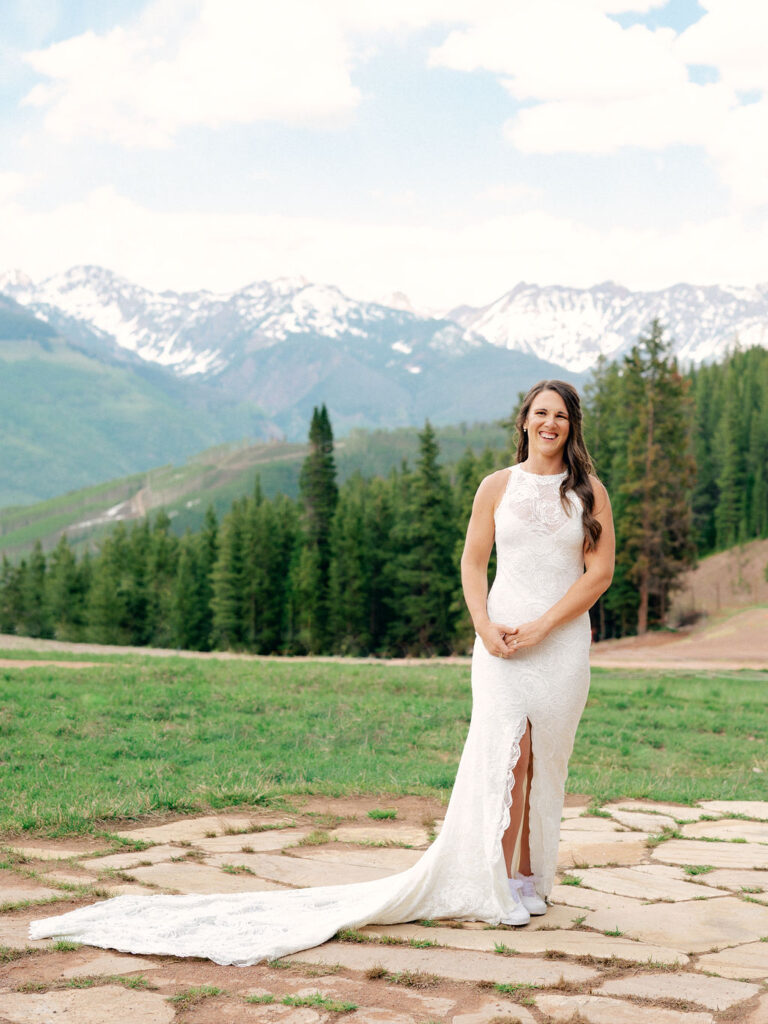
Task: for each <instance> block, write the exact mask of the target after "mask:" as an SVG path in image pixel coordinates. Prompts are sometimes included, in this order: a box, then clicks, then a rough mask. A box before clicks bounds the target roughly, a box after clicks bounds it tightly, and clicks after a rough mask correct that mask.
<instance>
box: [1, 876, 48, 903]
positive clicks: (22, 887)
mask: <svg viewBox="0 0 768 1024" xmlns="http://www.w3.org/2000/svg"><path fill="white" fill-rule="evenodd" d="M62 895H63V893H62V891H61V890H60V889H52V888H51V887H50V886H47V885H40V884H39V883H38V882H36V881H35V880H34V879H32V878H24V877H23V875H17V874H15V873H14V872H13V871H0V906H1V905H2V904H3V903H21V902H22V901H23V900H41V899H45V897H46V896H62Z"/></svg>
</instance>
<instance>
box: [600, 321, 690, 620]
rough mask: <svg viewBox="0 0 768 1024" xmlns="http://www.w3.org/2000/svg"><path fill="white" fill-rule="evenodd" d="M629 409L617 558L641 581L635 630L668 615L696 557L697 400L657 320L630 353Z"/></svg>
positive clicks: (635, 580) (626, 365)
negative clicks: (673, 592)
mask: <svg viewBox="0 0 768 1024" xmlns="http://www.w3.org/2000/svg"><path fill="white" fill-rule="evenodd" d="M624 368H625V379H626V385H627V386H626V390H625V397H626V398H627V399H629V401H628V407H627V411H628V414H629V416H630V417H631V429H630V433H629V439H628V451H627V462H626V476H625V479H624V481H623V483H622V484H621V487H620V491H621V493H622V495H623V496H624V497H625V498H626V499H627V503H626V507H625V508H623V509H622V514H621V516H620V517H619V518H618V521H617V551H618V555H617V564H620V565H621V566H622V567H623V568H624V569H626V575H627V578H628V579H629V580H630V581H632V583H634V585H635V586H636V588H637V632H638V634H643V633H645V632H646V630H647V628H648V624H649V621H650V618H651V617H653V618H654V619H655V620H656V621H663V618H664V615H665V614H666V605H667V597H668V594H669V590H670V588H671V586H672V584H673V583H674V582H675V580H676V579H677V577H678V576H679V574H680V573H681V572H682V570H683V569H685V568H686V567H687V566H689V565H691V564H692V563H693V561H694V558H695V549H694V545H693V523H692V515H691V507H690V497H691V492H692V489H693V482H694V472H695V465H694V462H693V457H692V454H691V433H692V431H691V424H692V416H691V403H690V398H689V396H688V393H687V391H688V388H687V383H686V381H685V380H684V379H683V378H682V377H681V375H680V373H679V372H678V369H677V363H676V361H675V360H674V358H673V357H672V356H671V354H670V346H669V344H668V343H667V342H665V341H664V338H663V329H662V327H661V324H660V323H659V321H658V320H654V321H653V323H652V324H651V330H650V334H649V335H648V336H647V337H645V338H643V337H641V338H640V340H639V343H638V344H637V345H635V346H634V347H633V349H632V351H631V352H630V354H629V355H628V356H627V357H626V358H625V360H624Z"/></svg>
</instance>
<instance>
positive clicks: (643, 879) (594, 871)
mask: <svg viewBox="0 0 768 1024" xmlns="http://www.w3.org/2000/svg"><path fill="white" fill-rule="evenodd" d="M649 866H650V865H649ZM654 866H656V865H654ZM658 867H661V868H662V871H661V872H658V873H655V874H652V873H650V872H648V871H641V870H640V865H638V867H636V868H632V867H629V868H585V869H584V870H582V871H579V872H578V877H579V878H581V880H582V885H581V886H580V887H579V888H583V887H584V886H587V887H589V888H591V889H602V890H603V892H612V893H615V894H616V895H617V896H630V897H632V898H634V899H642V900H675V901H677V900H692V899H695V898H696V897H701V896H710V897H712V896H717V893H715V892H707V891H706V890H703V889H702V888H701V886H698V885H694V884H692V883H691V882H686V881H683V880H682V879H680V878H675V877H672V878H670V877H669V876H668V875H667V874H666V872H665V871H664V870H663V869H664V865H658ZM573 874H576V872H573ZM681 874H682V872H681ZM683 877H684V876H683Z"/></svg>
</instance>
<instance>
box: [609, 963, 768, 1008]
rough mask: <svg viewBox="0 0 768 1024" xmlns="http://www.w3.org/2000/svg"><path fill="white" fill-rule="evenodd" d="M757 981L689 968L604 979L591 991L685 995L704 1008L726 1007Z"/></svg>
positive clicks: (746, 995) (755, 988) (751, 992)
mask: <svg viewBox="0 0 768 1024" xmlns="http://www.w3.org/2000/svg"><path fill="white" fill-rule="evenodd" d="M759 991H760V986H759V985H747V984H745V983H744V982H742V981H727V980H725V979H724V978H707V977H702V976H701V974H691V973H690V972H689V971H679V972H678V973H677V974H633V975H629V976H628V977H626V978H612V979H611V980H610V981H604V982H603V984H602V985H601V986H600V987H599V988H598V989H595V992H598V993H601V994H605V995H609V996H640V998H641V999H685V1000H686V1001H688V1002H691V1003H698V1004H699V1005H700V1006H705V1007H706V1008H707V1009H708V1010H727V1009H728V1007H729V1006H734V1005H735V1004H736V1003H741V1002H743V1001H744V1000H745V999H751V998H752V996H756V995H757V994H758V992H759Z"/></svg>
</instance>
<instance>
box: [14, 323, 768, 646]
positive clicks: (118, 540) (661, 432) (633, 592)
mask: <svg viewBox="0 0 768 1024" xmlns="http://www.w3.org/2000/svg"><path fill="white" fill-rule="evenodd" d="M520 397H521V396H518V401H519V399H520ZM584 406H585V417H584V418H585V433H586V438H587V443H588V446H589V448H590V451H591V452H592V454H593V457H594V459H595V463H596V468H597V472H598V475H599V476H600V478H601V479H602V480H603V482H604V483H605V484H606V487H607V488H608V491H609V494H610V495H611V500H612V504H613V509H614V518H615V522H616V532H617V565H616V575H615V579H614V583H613V585H612V587H611V589H610V590H609V591H608V592H607V594H605V595H604V596H603V597H602V598H601V600H600V601H599V602H598V604H597V606H596V607H595V608H594V609H593V612H592V615H593V624H594V629H595V634H596V636H599V637H601V638H602V637H608V636H621V635H625V634H628V633H633V632H638V631H639V632H643V631H645V630H646V629H647V628H649V627H651V626H654V625H658V624H659V623H662V622H663V621H664V617H665V614H666V610H667V606H668V601H669V595H670V593H671V590H672V588H673V587H674V585H675V582H676V581H677V579H678V578H679V576H680V574H681V572H683V571H684V569H685V568H687V567H688V566H690V565H692V564H693V563H694V561H695V559H696V557H697V555H698V554H707V553H710V552H712V551H715V550H720V549H722V548H725V547H728V546H730V545H732V544H733V543H736V542H740V541H744V540H748V539H750V538H752V537H760V536H766V535H767V534H768V503H767V498H766V476H765V472H766V456H767V455H768V352H766V351H765V350H763V349H758V348H755V349H750V350H747V351H735V352H733V353H731V355H730V356H729V357H728V358H727V359H726V360H725V361H724V362H723V363H721V364H717V365H710V366H703V367H700V368H698V369H695V370H692V371H690V372H687V373H682V372H681V371H680V368H679V367H678V365H677V362H676V360H675V358H674V357H673V356H672V354H671V349H670V345H669V343H668V341H666V340H665V338H664V334H663V331H662V328H661V325H660V324H659V323H658V322H654V323H653V324H652V325H651V326H650V329H649V331H648V332H647V334H646V335H645V336H643V337H641V338H640V339H638V342H637V344H636V345H635V346H634V347H633V348H632V350H631V351H630V352H629V353H628V354H627V355H626V356H625V357H624V358H623V359H622V360H620V361H617V362H613V363H608V362H607V361H605V360H602V361H601V362H600V363H599V364H598V366H597V368H596V370H595V372H594V374H593V376H592V380H591V381H590V384H589V385H588V387H587V388H586V390H585V394H584ZM513 421H514V415H513V416H512V418H511V420H510V421H509V426H510V439H509V447H508V448H507V449H505V450H496V449H494V450H492V449H489V448H486V450H485V451H484V452H483V453H481V454H479V455H478V454H475V453H474V452H473V451H472V450H471V449H468V450H467V451H466V453H465V454H464V456H463V457H462V458H461V459H460V460H459V462H458V463H456V464H455V465H453V466H451V467H447V468H446V467H443V466H441V465H440V462H439V449H438V444H437V439H436V435H435V432H434V430H433V429H432V427H431V425H430V424H429V423H427V424H426V425H425V427H424V429H423V431H422V432H421V433H420V434H419V456H418V459H417V460H416V464H415V465H413V466H411V465H409V464H408V463H407V462H405V461H404V462H403V463H402V464H401V465H400V466H399V467H398V468H396V469H394V470H392V471H391V472H390V473H389V474H388V475H387V476H383V477H382V476H376V477H372V478H366V477H364V476H362V475H361V474H359V473H358V474H356V475H354V476H353V477H351V478H350V479H349V480H347V481H346V482H345V483H344V484H343V485H342V486H339V485H338V482H337V478H336V469H335V463H334V454H333V431H332V426H331V423H330V419H329V416H328V412H327V409H326V408H325V406H322V407H320V408H316V409H315V410H314V412H313V415H312V421H311V425H310V430H309V441H310V454H309V455H308V456H307V458H306V460H305V462H304V464H303V467H302V472H301V477H300V494H299V499H298V501H294V500H292V499H290V498H287V497H285V496H284V495H279V494H278V495H277V496H276V497H275V498H274V499H271V500H270V499H267V498H266V497H265V496H264V495H263V494H262V492H261V488H260V485H259V481H258V478H257V479H256V481H255V486H254V489H253V493H251V494H250V495H248V496H246V497H242V498H238V499H236V500H235V501H234V502H233V503H232V506H231V508H230V509H229V511H228V512H227V513H226V514H225V515H224V516H223V517H222V518H221V520H220V521H219V520H218V519H217V517H216V515H215V513H214V511H213V509H212V508H211V509H209V510H208V512H207V514H206V518H205V522H204V525H203V528H202V529H201V530H200V531H199V532H197V533H190V532H188V533H186V534H185V535H184V536H182V537H178V536H176V535H175V534H174V532H173V529H172V522H171V520H170V519H169V517H168V516H167V514H166V513H165V512H160V513H159V514H158V515H156V516H155V517H154V518H153V519H152V520H151V521H150V519H145V520H142V521H141V522H137V523H134V524H132V525H131V526H130V527H127V526H126V525H125V524H123V523H121V524H119V525H118V526H117V527H116V528H115V529H114V530H113V531H112V532H111V533H110V534H109V535H108V536H107V537H106V538H105V539H104V540H103V541H102V543H101V544H100V546H99V549H98V551H94V552H87V553H86V554H84V555H83V556H82V557H81V558H79V559H77V558H76V557H75V555H74V553H73V552H72V550H71V548H70V545H69V543H68V540H67V538H66V536H62V537H61V538H60V540H59V542H58V544H57V546H56V547H55V548H54V549H53V551H51V552H50V553H49V554H46V553H44V551H43V549H42V547H41V545H40V544H39V543H38V544H37V545H36V546H35V548H34V550H33V551H32V553H31V554H30V555H29V557H27V558H23V559H21V560H20V561H19V562H18V563H17V564H12V563H11V562H10V561H9V560H8V559H7V558H6V557H3V560H2V565H1V566H0V630H1V631H3V632H16V633H19V634H24V635H28V636H43V637H46V636H48V637H51V636H54V637H57V638H59V639H64V640H87V641H91V642H96V643H114V644H131V645H153V646H163V647H177V648H184V649H190V650H209V649H235V650H247V651H254V652H258V653H286V654H300V653H307V652H312V653H338V654H379V655H406V654H438V653H439V654H444V653H450V652H454V651H456V652H462V651H466V650H467V649H469V647H470V646H471V643H472V640H473V638H474V634H473V630H472V626H471V622H470V620H469V617H468V614H467V612H466V609H465V607H464V602H463V598H462V594H461V585H460V579H459V560H460V556H461V550H462V545H463V537H464V532H465V530H466V524H467V521H468V519H469V514H470V511H471V507H472V499H473V497H474V493H475V490H476V488H477V485H478V484H479V482H480V480H481V479H482V478H483V477H484V476H485V475H487V474H488V473H489V472H492V471H493V470H495V469H498V468H500V467H502V466H506V465H509V464H510V463H511V462H512V461H513V456H512V452H513V451H514V450H515V445H516V441H515V438H514V436H513V427H512V423H513ZM493 572H494V563H493V559H492V560H491V565H490V566H489V579H491V578H492V576H493Z"/></svg>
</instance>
